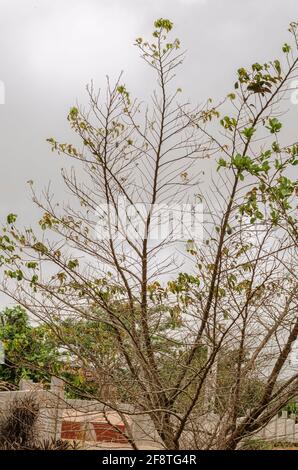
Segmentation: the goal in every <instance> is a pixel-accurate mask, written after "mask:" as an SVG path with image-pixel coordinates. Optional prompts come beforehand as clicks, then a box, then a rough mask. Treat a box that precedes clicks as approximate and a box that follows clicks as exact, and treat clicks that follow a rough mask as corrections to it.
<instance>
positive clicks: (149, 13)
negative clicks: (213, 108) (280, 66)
mask: <svg viewBox="0 0 298 470" xmlns="http://www.w3.org/2000/svg"><path fill="white" fill-rule="evenodd" d="M159 17H166V18H169V19H171V20H172V21H173V22H174V23H175V27H176V35H177V36H178V37H179V38H180V39H181V42H182V45H183V46H184V47H185V48H186V49H187V50H188V55H187V59H186V62H185V66H184V68H183V69H181V72H180V75H179V77H178V80H177V82H178V83H177V85H179V86H181V87H182V88H183V90H184V92H185V93H186V95H187V97H189V98H191V99H192V100H193V101H194V102H196V101H202V100H205V99H206V98H208V97H215V98H219V97H222V96H224V95H226V94H227V93H228V92H230V91H231V90H232V87H233V83H234V81H235V71H236V69H237V68H238V67H239V66H242V65H246V64H251V63H252V62H255V61H263V60H264V61H265V60H270V59H271V58H276V57H278V56H280V55H281V54H280V47H281V45H282V44H283V43H284V42H285V41H287V40H288V34H287V26H288V24H289V22H290V21H293V20H297V18H298V5H297V0H282V1H281V0H261V1H260V0H0V80H1V81H2V82H3V83H4V85H5V90H6V96H5V104H1V105H0V158H1V172H0V192H1V197H0V216H1V219H3V217H4V216H6V215H7V213H9V212H11V211H13V212H17V213H21V214H22V218H23V220H24V222H30V217H31V214H32V212H31V207H32V205H31V202H30V197H29V192H28V189H27V185H26V181H28V180H31V179H32V180H34V181H35V182H36V183H37V184H38V186H39V187H42V186H44V185H45V184H46V183H47V182H48V180H49V179H51V180H52V181H57V179H58V178H59V167H60V166H61V161H60V160H59V159H58V158H57V157H56V156H55V155H54V154H53V153H52V152H51V151H50V148H49V146H48V144H47V143H46V138H47V137H52V136H54V137H56V138H57V139H58V140H61V141H64V140H67V139H68V140H69V139H70V132H69V129H68V123H67V120H66V115H67V113H68V110H69V108H70V107H71V106H72V105H73V104H75V103H76V102H77V101H79V102H84V99H85V94H84V89H85V85H86V84H87V83H88V82H90V80H91V79H94V81H95V84H96V86H98V87H99V86H102V85H103V84H104V79H105V75H106V74H108V75H110V76H111V77H112V78H115V77H116V76H117V74H118V73H119V72H120V71H121V70H124V72H125V79H124V81H125V83H126V85H127V87H128V88H129V89H130V90H131V91H132V92H133V94H134V95H137V96H139V97H140V98H142V97H143V96H146V94H147V93H148V92H149V88H148V87H149V83H148V80H146V73H147V70H146V68H145V67H144V64H143V63H142V61H140V59H139V57H138V52H137V50H136V49H135V48H134V47H133V46H132V43H133V42H134V39H135V38H136V37H138V36H140V35H142V36H143V37H146V36H149V35H150V34H151V31H152V23H153V21H154V19H156V18H159ZM292 108H294V107H293V106H292ZM291 113H292V115H293V116H294V117H295V118H294V119H292V120H291V126H290V127H291V129H292V132H293V131H294V130H295V129H296V128H297V117H298V106H296V109H292V110H291ZM57 190H58V189H57ZM61 194H62V193H61Z"/></svg>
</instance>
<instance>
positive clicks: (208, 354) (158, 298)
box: [0, 19, 298, 449]
mask: <svg viewBox="0 0 298 470" xmlns="http://www.w3.org/2000/svg"><path fill="white" fill-rule="evenodd" d="M172 28H173V24H172V23H171V22H170V21H169V20H165V19H160V20H157V21H156V22H155V30H154V32H153V40H151V41H144V40H143V39H142V38H138V39H137V40H136V46H137V47H138V49H139V51H140V52H141V56H142V58H143V59H144V60H145V61H146V63H147V64H148V65H149V67H150V69H151V70H152V71H153V72H154V73H155V77H156V85H157V91H154V92H153V95H152V99H151V102H150V104H149V105H148V106H147V107H144V106H142V105H141V104H139V103H138V102H137V101H136V100H134V99H132V97H131V96H130V94H129V92H128V90H127V88H126V86H125V85H124V84H123V82H122V76H121V77H120V78H119V80H118V81H117V82H116V84H115V85H114V86H113V85H111V83H110V81H109V80H108V83H107V92H106V101H105V102H103V103H102V102H101V99H100V98H101V96H100V94H97V93H96V92H95V91H94V89H93V87H92V86H91V87H89V88H88V89H87V90H88V96H89V101H90V110H89V111H88V112H86V113H85V112H84V110H83V109H78V108H77V107H73V108H72V109H71V110H70V113H69V115H68V120H69V123H70V125H71V127H72V129H73V130H74V132H75V133H76V135H77V137H78V138H79V140H80V141H81V143H82V147H81V149H79V148H77V147H76V146H74V145H73V144H67V143H59V142H57V141H56V140H55V139H54V138H50V139H49V142H50V144H51V145H52V148H53V150H54V151H57V152H58V154H63V155H65V156H67V157H68V158H69V159H71V160H73V161H74V162H75V163H76V168H77V167H81V168H82V169H83V171H84V173H83V176H82V175H81V174H80V173H79V172H78V171H77V170H75V169H72V170H70V171H67V170H64V171H63V173H62V176H63V179H64V182H65V185H66V187H67V189H68V190H69V191H70V193H71V195H72V198H71V200H70V201H69V202H68V203H67V204H65V205H64V206H63V207H61V205H60V204H59V203H55V202H54V197H53V195H52V194H51V193H50V192H49V191H48V192H46V194H45V197H44V198H40V197H38V195H37V193H36V191H35V189H34V188H33V187H32V192H33V200H34V202H35V203H36V204H37V205H38V207H39V208H40V210H41V211H42V213H43V215H42V218H41V220H40V222H39V224H40V229H41V231H42V233H40V232H39V231H37V230H33V229H31V228H29V229H27V230H25V231H22V230H20V229H18V228H17V225H16V216H15V215H14V214H10V215H9V216H8V218H7V224H6V226H5V227H4V229H3V235H2V238H1V240H0V242H1V249H2V255H1V261H2V265H3V271H4V277H3V283H2V290H3V291H5V292H6V293H7V294H8V295H10V296H11V297H12V298H14V299H15V300H17V301H18V302H19V303H20V304H21V305H24V306H25V307H26V308H27V309H28V310H29V311H30V312H31V313H32V314H33V315H35V317H37V318H39V319H40V320H41V321H44V322H46V323H47V325H49V326H50V327H51V329H52V331H53V332H56V334H57V336H59V338H60V340H61V339H62V341H63V344H64V348H65V350H69V353H70V354H72V355H73V356H74V357H76V358H77V360H78V361H79V363H81V364H84V367H85V368H89V369H90V370H91V371H92V373H95V374H102V370H103V368H104V370H105V378H106V380H107V381H108V382H109V383H111V384H113V387H114V389H115V390H116V391H117V393H116V394H115V395H113V396H111V397H105V398H103V397H102V396H101V394H100V393H97V392H96V390H93V392H92V393H93V396H94V398H96V399H98V400H99V401H100V402H102V403H104V404H105V405H107V406H108V407H111V408H112V409H114V410H117V411H118V412H119V413H120V414H121V415H122V416H123V413H124V409H123V408H122V405H121V404H120V402H119V397H123V396H125V397H126V399H127V400H129V401H130V403H133V404H134V406H135V411H134V413H135V414H139V413H143V414H146V415H148V416H149V417H150V419H151V420H152V423H153V425H154V428H155V430H156V433H157V434H158V436H159V439H160V441H161V442H162V444H163V445H164V447H165V448H167V449H178V448H193V449H195V448H198V449H199V448H205V449H210V448H217V449H235V448H236V447H237V446H238V445H239V444H240V443H241V441H242V440H243V439H244V438H246V437H247V436H250V435H252V434H254V433H255V432H256V431H258V430H259V429H260V428H262V427H263V426H264V425H265V424H266V423H267V422H268V421H269V420H270V419H271V418H272V417H273V416H274V414H275V413H276V412H277V411H278V410H280V409H281V408H282V407H283V406H284V405H285V403H287V401H289V400H290V399H291V398H292V397H293V396H294V395H295V394H297V387H298V376H297V374H296V375H292V376H290V377H286V376H284V375H283V374H284V369H285V366H286V363H287V358H288V356H289V354H290V351H291V346H292V344H293V342H294V341H295V340H296V339H297V335H298V320H297V300H298V299H297V281H296V279H297V268H296V265H297V263H296V261H297V236H296V234H297V219H296V218H295V209H296V206H297V180H295V179H292V174H293V169H294V168H295V167H296V165H297V155H298V150H297V149H298V147H297V144H296V143H294V144H288V145H284V144H283V145H282V144H281V143H280V142H281V141H280V135H281V132H282V129H283V124H282V123H281V122H280V120H279V119H280V116H281V112H280V108H279V105H280V104H281V103H282V99H283V98H284V95H285V94H286V93H288V92H289V82H290V80H291V78H292V77H293V76H294V75H295V73H296V71H297V63H298V58H297V24H296V23H292V24H291V26H290V32H291V33H292V36H293V39H294V40H293V46H290V45H288V44H285V45H284V46H283V52H284V57H285V60H283V62H281V61H279V60H274V61H271V62H268V63H265V64H259V63H255V64H253V65H252V66H251V67H250V68H241V69H239V70H238V73H237V81H236V83H235V87H234V88H235V90H234V91H233V92H232V93H230V94H229V95H228V96H227V98H226V99H225V100H224V101H223V102H222V103H220V104H219V105H216V106H215V105H213V104H212V101H211V100H207V102H206V104H204V105H202V106H201V107H193V108H192V107H191V106H190V105H189V104H188V103H183V102H182V103H179V102H178V96H179V94H180V93H181V89H180V88H175V87H174V85H173V80H174V77H175V75H174V74H175V71H176V69H177V67H178V66H179V65H181V63H182V59H183V56H184V54H183V53H181V51H180V42H179V40H178V39H174V40H171V39H170V35H171V31H172ZM211 121H212V122H211ZM210 122H211V124H210ZM207 158H208V160H209V161H211V164H212V165H213V166H214V167H215V168H214V171H212V176H211V185H210V184H206V183H205V184H204V183H200V182H199V179H200V178H201V177H202V176H203V172H202V170H203V168H204V161H205V159H207ZM198 200H199V201H202V202H203V203H204V218H205V220H204V243H200V241H201V240H200V239H199V237H198V233H197V234H193V233H190V235H189V236H187V237H185V236H184V238H183V237H182V239H183V240H184V241H185V243H184V244H182V243H181V231H183V230H182V229H184V235H185V232H187V231H189V232H191V230H190V228H191V227H190V225H189V224H187V221H188V220H189V218H191V216H192V210H193V209H192V207H189V206H185V205H183V204H185V203H186V202H191V203H195V201H198ZM123 201H125V203H126V204H128V206H129V207H124V209H123ZM140 202H142V204H141V205H140V204H139V203H140ZM156 207H158V210H159V212H158V213H157V214H156V211H155V209H156ZM177 208H179V210H180V211H179V214H178V219H177V217H176V218H175V216H174V215H173V212H175V210H176V211H177ZM181 209H182V210H181ZM169 212H170V213H171V214H172V216H171V217H170V221H171V223H170V224H169V230H168V231H167V232H166V233H165V232H164V231H163V230H161V229H162V228H164V225H163V222H161V223H159V222H158V221H160V220H164V215H165V214H166V215H168V214H169ZM123 214H124V216H125V217H124V216H123ZM173 221H174V222H173ZM179 224H180V225H179ZM178 228H179V230H180V232H179V234H178V231H177V230H178ZM154 230H160V233H159V234H158V236H157V237H156V236H155V238H154V233H153V232H154ZM177 234H178V235H177ZM196 235H197V236H196ZM156 239H157V240H156ZM179 252H180V253H181V252H182V255H181V254H180V255H178V254H179ZM181 257H182V258H181ZM189 259H190V261H189V264H191V263H192V265H193V266H192V268H189V265H188V267H187V269H186V267H185V266H186V265H185V263H184V264H183V262H184V261H185V260H189ZM185 271H188V272H185ZM61 318H67V319H70V320H71V319H74V320H75V321H79V322H83V323H85V322H87V323H88V322H94V324H95V325H97V328H98V332H100V335H99V336H100V338H101V335H102V334H103V336H104V337H105V334H104V333H103V332H107V331H108V338H106V339H107V341H108V343H112V344H113V345H114V347H115V350H114V351H113V354H112V357H113V360H112V361H110V362H107V361H106V360H105V359H103V357H102V355H101V354H100V353H99V354H97V353H96V354H94V349H93V346H91V344H87V345H86V347H81V348H80V347H75V348H74V347H73V344H74V343H76V341H74V340H75V339H76V332H75V331H72V335H74V336H73V337H72V340H71V341H70V340H69V337H68V336H67V334H66V335H65V336H64V337H63V335H62V337H61V335H60V333H59V332H60V328H61ZM92 336H93V334H92ZM63 338H64V340H63ZM94 338H96V346H95V348H96V349H95V350H97V346H99V347H100V341H101V339H100V338H99V337H98V335H97V334H94ZM80 341H81V332H80V331H79V330H78V333H77V344H79V342H80ZM83 344H84V342H83ZM228 351H229V352H231V351H233V355H234V354H235V357H234V359H233V375H231V374H230V373H229V377H228V378H229V390H226V384H225V381H223V380H222V378H221V377H220V376H219V374H221V371H222V368H221V366H220V359H221V358H222V357H223V356H224V355H226V354H227V352H228ZM252 380H254V381H258V383H262V387H260V390H258V393H256V394H254V402H253V403H252V401H251V402H249V403H248V405H247V408H246V406H244V405H243V397H244V394H245V393H247V390H248V384H251V383H252ZM255 383H256V382H255ZM218 384H222V385H221V386H220V387H219V388H221V387H225V394H224V396H225V406H224V407H217V408H216V409H215V406H216V403H217V402H218V400H220V398H221V396H222V394H223V390H222V389H220V390H219V389H218ZM239 415H241V420H239ZM127 432H128V437H129V439H130V442H131V443H132V445H133V446H134V447H136V445H137V444H136V443H135V442H134V441H133V440H132V437H131V434H130V431H129V426H128V431H127Z"/></svg>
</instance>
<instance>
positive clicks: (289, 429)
mask: <svg viewBox="0 0 298 470" xmlns="http://www.w3.org/2000/svg"><path fill="white" fill-rule="evenodd" d="M28 394H29V395H30V394H31V395H32V396H33V397H34V400H35V401H36V402H37V403H38V404H39V418H38V422H37V428H38V429H37V432H38V436H39V440H40V441H51V440H57V439H60V438H62V439H63V438H65V439H74V440H81V441H84V442H89V443H92V442H93V445H94V446H95V444H96V445H98V443H100V442H101V443H103V442H105V444H107V442H108V443H110V445H111V444H113V445H114V447H115V446H118V447H119V446H120V444H121V447H123V446H124V447H125V446H127V448H129V447H130V444H129V442H128V439H127V437H126V436H125V434H126V435H128V438H129V437H131V439H133V440H134V441H135V442H136V443H137V446H138V448H145V449H149V448H152V449H154V448H156V449H158V448H161V443H160V440H159V438H158V436H157V433H156V432H155V430H154V426H153V423H152V421H151V419H150V417H148V415H145V414H142V413H141V412H139V413H137V412H136V410H135V409H134V407H133V406H131V405H128V404H125V403H122V404H118V406H117V412H115V411H114V410H112V409H109V408H108V407H106V406H105V405H103V404H101V403H99V402H97V401H95V400H78V399H67V398H65V395H64V383H63V381H61V380H60V379H57V378H55V377H52V380H51V387H50V389H49V390H44V389H43V388H42V386H41V385H40V384H35V383H33V382H32V381H30V380H22V381H21V382H20V385H19V390H18V391H8V392H7V391H6V392H0V412H1V411H3V410H5V409H6V408H7V406H9V404H10V403H11V402H12V401H14V400H15V399H20V398H22V397H24V396H26V395H28ZM205 419H206V425H207V428H208V424H209V425H211V427H212V422H213V421H214V419H215V421H217V420H218V417H217V416H216V415H214V416H210V419H209V417H208V416H206V418H205ZM255 436H256V437H259V438H262V439H266V440H277V441H282V440H284V441H288V442H292V443H298V424H296V416H295V415H294V414H291V415H289V414H288V413H287V412H286V411H283V412H282V413H281V415H279V416H275V417H274V418H273V419H272V421H271V422H270V423H268V424H267V425H266V426H265V427H264V428H263V429H262V430H261V431H259V432H258V433H257V434H256V435H255ZM105 448H106V446H105ZM111 448H113V447H111Z"/></svg>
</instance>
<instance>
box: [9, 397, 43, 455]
mask: <svg viewBox="0 0 298 470" xmlns="http://www.w3.org/2000/svg"><path fill="white" fill-rule="evenodd" d="M38 414H39V405H38V403H37V402H36V400H35V399H34V398H33V397H32V396H28V395H27V396H25V397H23V398H21V399H20V398H16V399H14V400H13V401H12V402H11V403H10V405H9V407H8V409H7V411H6V412H5V413H4V414H3V416H2V419H1V420H0V448H1V449H6V450H8V449H11V450H14V449H16V448H30V447H32V446H33V445H34V442H35V425H36V421H37V418H38Z"/></svg>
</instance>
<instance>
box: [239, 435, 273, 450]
mask: <svg viewBox="0 0 298 470" xmlns="http://www.w3.org/2000/svg"><path fill="white" fill-rule="evenodd" d="M272 446H273V444H272V442H269V441H265V440H263V439H258V438H255V437H254V438H252V437H251V438H248V439H245V440H244V441H243V443H242V446H241V450H272Z"/></svg>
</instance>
